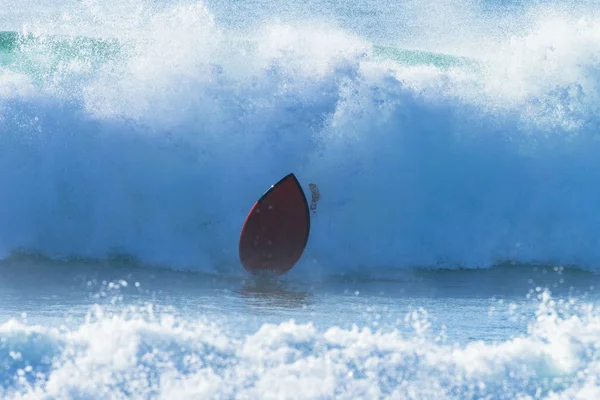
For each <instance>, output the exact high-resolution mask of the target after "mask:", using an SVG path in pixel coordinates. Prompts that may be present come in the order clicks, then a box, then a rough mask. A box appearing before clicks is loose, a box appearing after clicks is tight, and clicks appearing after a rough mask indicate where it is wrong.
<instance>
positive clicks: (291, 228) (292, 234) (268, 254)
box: [239, 174, 310, 275]
mask: <svg viewBox="0 0 600 400" xmlns="http://www.w3.org/2000/svg"><path fill="white" fill-rule="evenodd" d="M309 231H310V213H309V209H308V202H307V201H306V197H305V196H304V191H303V190H302V187H301V186H300V183H299V182H298V179H296V176H295V175H294V174H289V175H287V176H285V177H284V178H283V179H281V180H280V181H279V182H277V183H276V184H275V185H273V186H271V188H270V189H269V190H267V191H266V192H265V193H264V194H263V195H262V196H261V197H260V199H258V201H257V202H256V203H255V204H254V206H253V207H252V209H251V210H250V213H248V216H247V217H246V221H245V222H244V226H243V227H242V232H241V235H240V243H239V255H240V261H241V262H242V265H243V266H244V268H245V269H246V270H248V271H249V272H251V273H253V274H259V275H262V274H273V275H282V274H284V273H286V272H287V271H289V270H290V269H292V267H293V266H294V265H295V264H296V263H297V262H298V260H299V259H300V257H301V256H302V253H303V252H304V248H305V247H306V243H307V242H308V233H309Z"/></svg>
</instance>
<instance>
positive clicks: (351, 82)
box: [0, 2, 600, 275]
mask: <svg viewBox="0 0 600 400" xmlns="http://www.w3.org/2000/svg"><path fill="white" fill-rule="evenodd" d="M86 4H87V3H86ZM126 5H127V6H128V7H130V8H129V9H128V10H127V11H128V12H127V13H123V12H121V11H122V10H120V9H119V8H118V7H117V8H118V9H116V10H114V9H112V8H110V7H109V6H108V5H105V4H104V3H102V2H92V3H89V4H88V6H89V7H88V8H85V9H77V8H74V9H73V10H70V11H71V13H66V14H64V15H63V16H62V17H61V18H48V19H47V20H44V19H43V18H41V20H39V21H33V22H31V23H30V24H24V25H23V26H22V29H21V28H20V29H19V32H20V33H19V35H16V34H11V33H5V34H4V36H2V39H0V63H1V66H0V188H1V190H0V205H1V207H0V254H1V255H3V256H4V257H6V256H8V255H10V254H12V253H14V252H17V251H25V252H39V253H43V254H45V255H47V256H50V257H90V258H106V257H109V256H110V255H112V254H128V255H131V256H134V257H136V258H137V259H139V260H141V261H142V262H144V263H150V264H161V265H168V266H169V267H171V268H191V269H197V270H205V271H215V270H219V271H228V272H230V273H237V272H239V271H240V270H241V269H240V267H239V262H238V259H237V240H238V237H239V230H240V228H241V225H242V223H243V220H244V218H245V215H246V213H247V212H248V210H249V209H250V207H251V205H252V204H253V203H254V201H255V200H256V199H257V198H258V197H259V196H260V195H261V194H262V193H263V192H264V191H265V190H266V189H267V188H268V187H269V186H270V185H271V184H272V183H273V182H275V181H277V180H278V179H279V178H281V177H282V176H284V175H285V174H287V173H289V172H291V171H293V172H295V173H296V174H297V176H298V177H299V179H300V181H301V182H302V183H303V184H304V187H305V189H307V188H308V183H316V184H318V186H319V188H320V192H321V201H320V202H319V208H318V211H317V214H316V215H314V216H313V221H312V232H311V237H310V240H309V244H308V248H307V251H306V253H305V256H304V258H303V259H302V261H301V263H300V265H299V267H297V268H296V269H295V271H293V273H299V274H316V275H318V274H320V273H321V272H322V273H327V274H329V273H333V274H337V273H342V272H345V271H348V270H358V271H361V270H364V269H365V268H369V270H375V271H377V270H380V269H382V268H388V267H394V268H404V267H412V266H440V265H442V266H448V267H454V266H460V267H464V268H477V267H486V266H490V265H493V264H495V263H498V262H503V261H513V262H519V263H538V262H542V263H556V264H571V265H577V266H580V267H582V268H587V269H595V268H596V266H597V265H599V262H600V246H599V245H598V244H599V241H600V213H599V212H598V207H599V205H600V187H599V186H598V182H599V181H600V158H599V157H598V153H599V151H600V140H599V136H598V128H599V127H600V125H599V118H598V117H599V116H600V113H599V108H598V104H600V102H599V101H598V85H599V83H600V78H599V77H600V74H599V72H598V71H599V69H598V56H599V55H600V45H599V44H598V43H600V41H599V40H598V39H599V36H600V17H598V16H597V14H594V13H588V14H587V16H586V17H585V18H583V17H582V18H579V17H577V16H576V15H570V14H568V13H565V12H556V13H538V14H536V15H535V17H531V21H533V22H530V23H528V24H526V25H524V26H522V27H520V29H519V30H518V32H517V33H515V34H514V35H513V36H512V37H509V38H507V37H504V38H502V40H499V39H498V40H497V38H494V39H493V40H492V39H490V43H491V44H490V45H489V46H487V47H485V46H484V47H482V48H481V49H480V51H479V54H474V53H471V54H469V57H468V58H463V57H458V56H452V55H435V54H432V53H426V52H418V51H414V52H410V51H408V50H406V51H405V50H401V49H400V50H390V49H389V48H383V47H381V46H379V47H378V46H376V43H374V42H373V41H372V40H371V39H369V40H367V39H365V38H364V37H362V36H359V35H357V34H353V33H352V32H351V31H349V30H347V29H343V28H334V27H331V26H327V25H323V24H321V25H319V24H312V23H309V22H306V21H302V22H301V23H300V22H298V23H294V24H291V23H289V24H288V23H286V24H274V23H270V24H264V25H261V26H260V29H258V28H257V29H256V30H255V31H254V33H253V34H252V35H247V36H243V37H241V38H240V36H239V35H238V34H234V33H232V30H230V29H229V28H228V27H225V26H220V25H219V23H218V21H216V20H215V18H214V17H213V14H212V13H211V10H210V9H208V8H207V7H205V6H204V5H203V4H201V3H194V4H187V5H186V4H183V5H178V6H173V5H162V6H161V7H158V6H157V7H149V6H147V5H144V4H142V3H139V4H138V3H134V2H125V3H123V5H122V7H125V6H126ZM134 6H135V7H134ZM73 7H75V6H73ZM132 10H133V11H135V12H132ZM124 15H125V16H124ZM84 33H85V36H87V37H94V38H95V39H90V38H82V36H83V34H84Z"/></svg>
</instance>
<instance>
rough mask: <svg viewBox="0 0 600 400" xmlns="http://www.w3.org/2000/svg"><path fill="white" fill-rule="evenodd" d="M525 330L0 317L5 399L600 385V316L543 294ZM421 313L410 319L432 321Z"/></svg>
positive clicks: (554, 395) (558, 392)
mask: <svg viewBox="0 0 600 400" xmlns="http://www.w3.org/2000/svg"><path fill="white" fill-rule="evenodd" d="M538 298H539V300H540V304H539V308H538V310H537V313H536V315H535V317H534V318H533V319H531V322H530V327H529V330H528V333H527V334H524V335H521V336H518V337H515V338H514V339H511V340H506V341H502V342H498V343H484V342H470V343H467V344H464V345H457V344H452V343H446V342H445V341H444V340H440V339H439V338H438V339H436V338H435V335H434V332H428V330H427V328H426V329H424V330H423V329H419V328H417V330H415V333H413V334H410V333H404V334H403V333H400V332H399V331H372V330H370V329H369V328H366V327H365V328H360V327H356V326H355V327H354V328H351V329H342V328H339V327H335V326H333V327H330V328H327V329H325V330H320V329H317V328H315V327H314V326H313V325H312V324H306V325H302V324H297V323H295V322H294V321H293V320H292V321H289V322H285V323H281V324H265V325H263V326H262V327H261V328H260V329H259V330H258V331H256V332H254V333H251V334H249V335H241V336H240V335H239V334H237V333H236V334H234V335H232V333H230V332H229V331H228V329H229V328H226V327H224V326H221V327H219V326H217V325H214V324H211V323H209V322H208V321H205V320H201V321H188V320H184V319H181V317H176V316H173V315H169V314H168V313H159V314H155V313H154V312H153V311H152V310H151V309H146V310H133V309H132V310H130V311H128V312H124V313H123V314H121V315H111V314H104V312H103V310H102V309H101V308H96V309H95V310H94V311H93V313H92V314H91V315H90V318H89V319H88V320H87V322H86V323H84V324H82V325H80V326H79V327H75V328H74V329H73V330H68V329H60V330H59V329H50V328H47V327H43V326H29V325H24V324H23V323H19V322H15V321H10V322H7V323H5V324H3V325H2V326H0V337H1V340H2V343H3V346H2V352H0V357H1V358H2V360H3V362H4V364H5V366H6V368H5V369H4V370H3V371H4V372H3V373H2V378H3V380H4V382H5V384H4V386H3V388H4V394H3V397H4V398H7V399H10V398H29V399H34V398H47V397H52V398H56V397H60V398H65V399H69V398H81V397H85V398H88V397H93V398H141V397H143V398H173V397H177V398H179V399H182V400H183V399H188V398H197V397H198V396H200V397H211V398H231V397H235V398H257V397H260V398H265V399H270V398H282V397H286V398H294V399H314V398H344V399H346V398H348V399H350V398H356V397H361V398H399V397H411V398H431V397H435V398H439V399H450V398H479V397H486V396H489V397H494V398H541V399H563V398H578V399H592V398H593V397H592V396H595V395H596V394H597V393H598V392H599V390H600V389H599V388H598V384H597V382H596V378H595V377H596V376H597V374H598V372H599V371H598V365H600V364H599V363H598V351H597V345H596V344H597V342H598V339H599V338H600V318H599V315H598V312H597V310H596V309H595V308H594V307H592V306H591V305H587V304H583V303H581V304H576V303H564V302H562V301H559V302H556V301H554V300H553V299H552V297H551V296H549V295H548V294H547V293H541V294H540V295H539V296H538ZM421 318H422V316H416V319H415V318H414V316H412V317H411V316H407V322H409V323H413V324H414V323H416V322H419V323H420V326H422V327H427V326H428V324H427V321H426V320H422V319H421Z"/></svg>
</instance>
